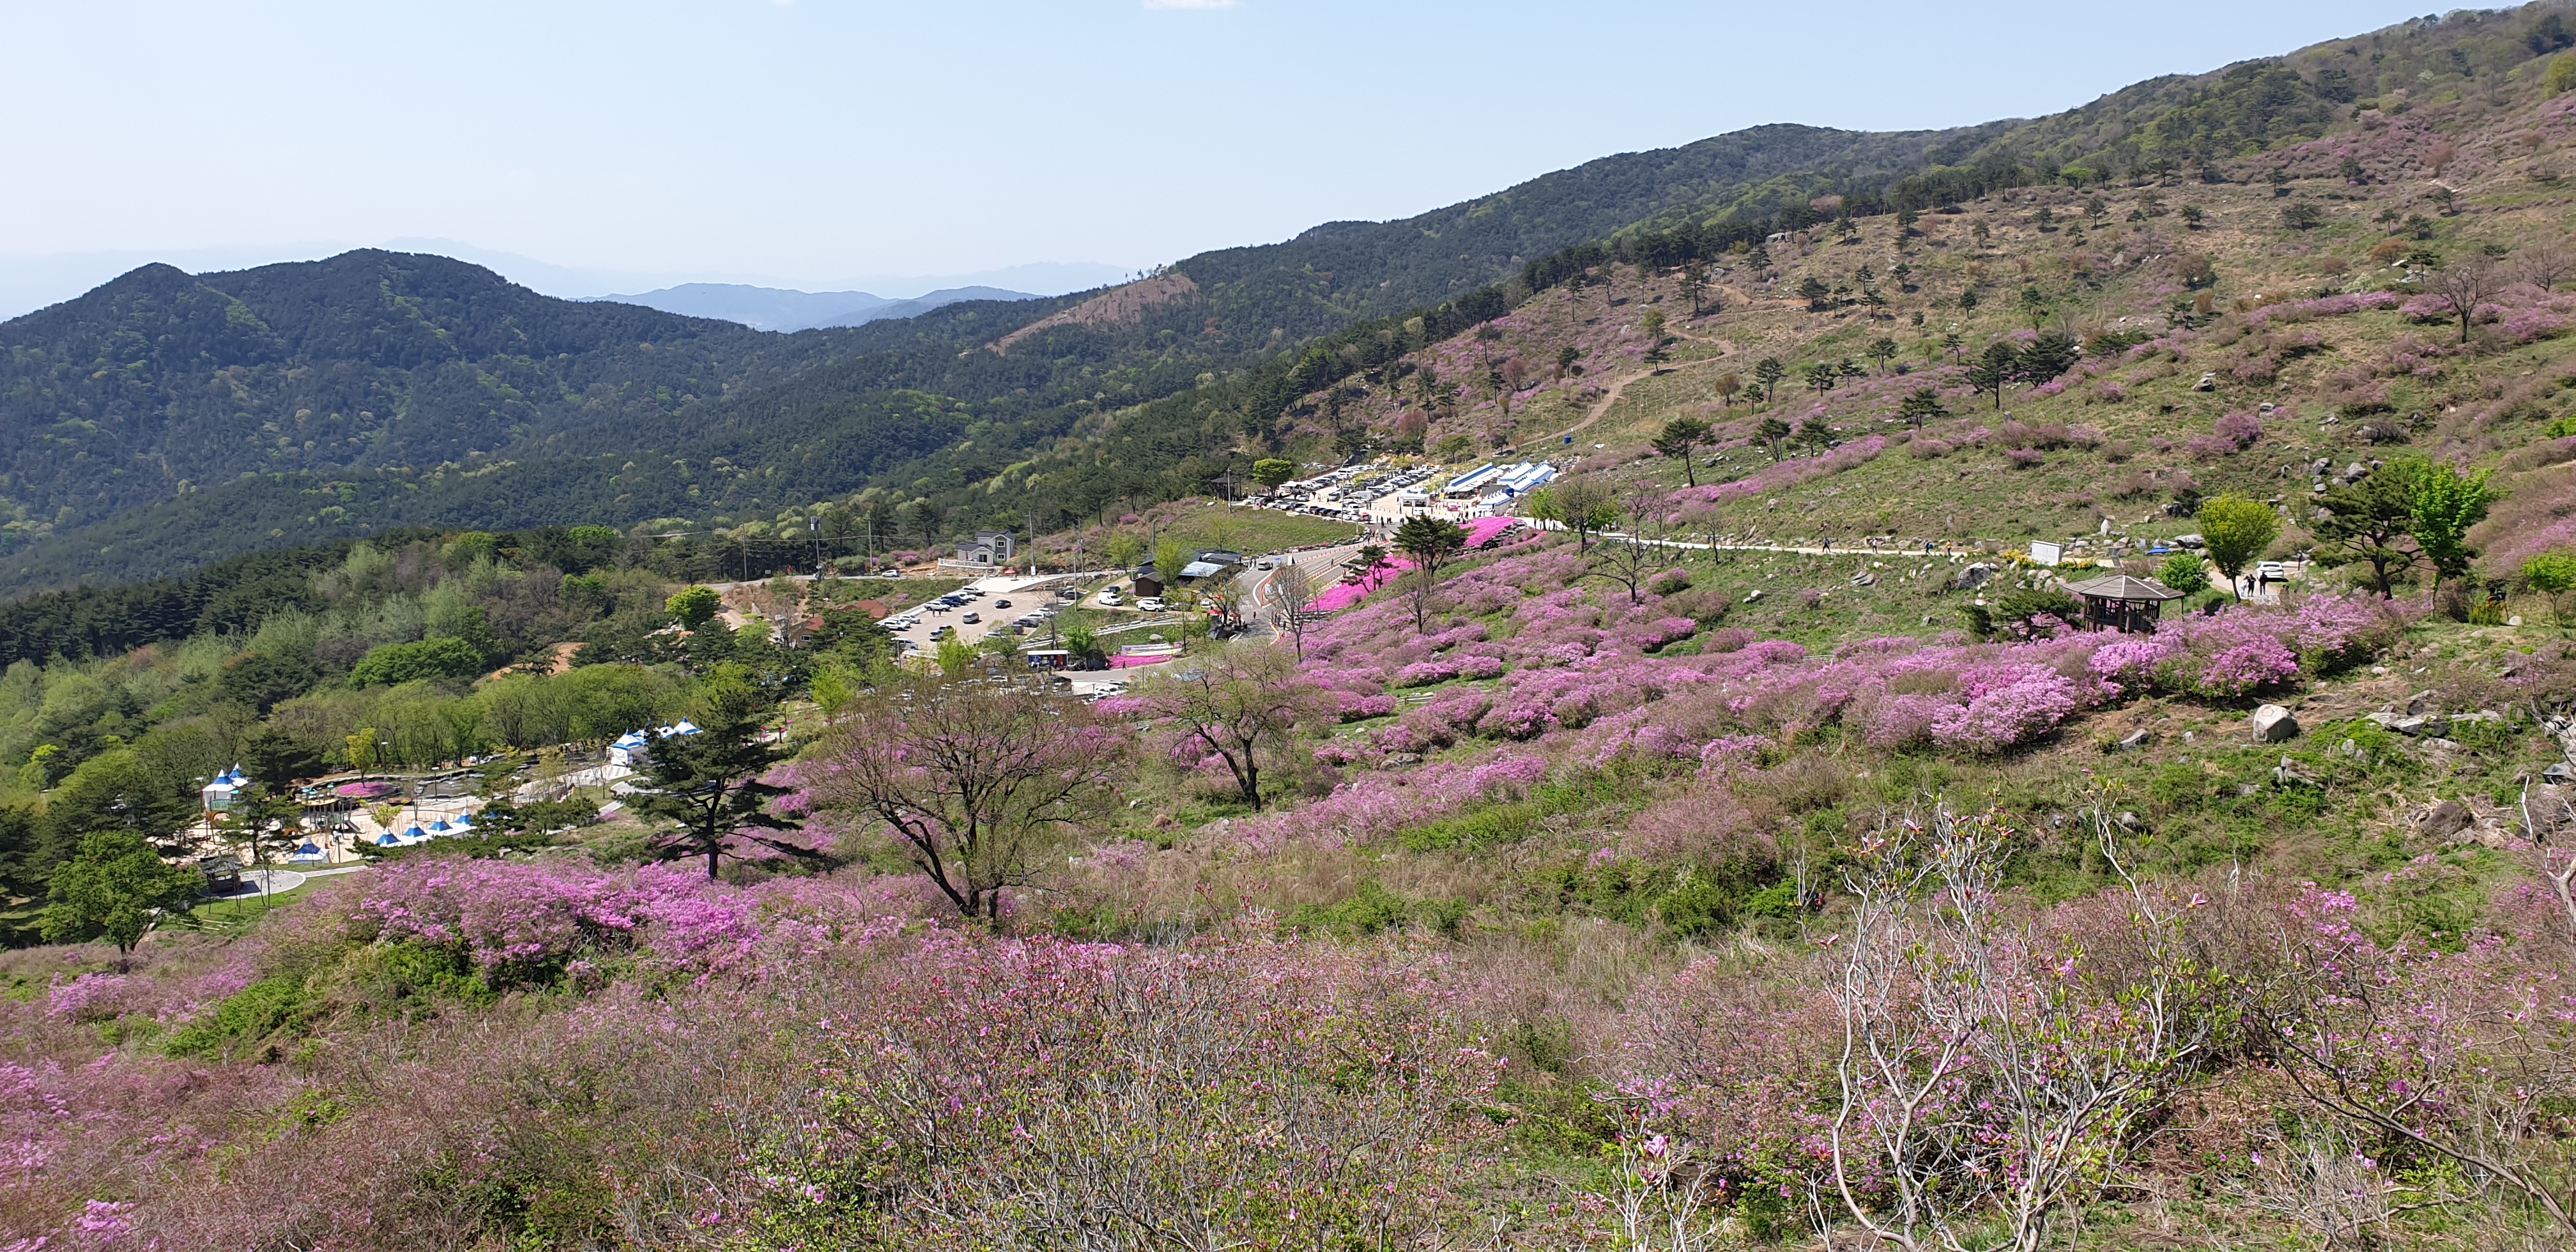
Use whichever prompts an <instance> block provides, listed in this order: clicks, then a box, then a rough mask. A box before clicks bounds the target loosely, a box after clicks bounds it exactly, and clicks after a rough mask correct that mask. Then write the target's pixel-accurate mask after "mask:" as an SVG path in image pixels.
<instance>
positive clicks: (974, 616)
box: [957, 613, 984, 626]
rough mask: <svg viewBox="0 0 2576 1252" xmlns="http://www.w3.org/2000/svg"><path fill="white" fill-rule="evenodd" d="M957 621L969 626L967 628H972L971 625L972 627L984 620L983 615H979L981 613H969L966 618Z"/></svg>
mask: <svg viewBox="0 0 2576 1252" xmlns="http://www.w3.org/2000/svg"><path fill="white" fill-rule="evenodd" d="M957 620H959V621H961V622H964V623H966V624H967V625H969V626H972V625H974V624H975V623H977V622H980V621H983V620H984V615H983V614H981V613H969V614H967V615H966V616H964V617H961V618H959V619H957Z"/></svg>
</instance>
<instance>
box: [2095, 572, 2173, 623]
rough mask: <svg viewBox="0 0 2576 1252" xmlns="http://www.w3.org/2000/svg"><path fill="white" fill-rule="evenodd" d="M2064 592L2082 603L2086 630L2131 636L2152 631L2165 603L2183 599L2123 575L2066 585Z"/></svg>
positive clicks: (2160, 585)
mask: <svg viewBox="0 0 2576 1252" xmlns="http://www.w3.org/2000/svg"><path fill="white" fill-rule="evenodd" d="M2066 591H2067V594H2069V595H2072V596H2074V597H2076V598H2077V599H2079V600H2082V601H2083V602H2084V624H2085V625H2086V626H2089V627H2092V628H2093V629H2096V630H2118V631H2126V632H2130V633H2133V634H2145V633H2147V632H2150V631H2153V630H2154V629H2155V628H2156V618H2157V617H2158V616H2160V615H2161V614H2162V613H2163V612H2164V606H2165V601H2167V600H2180V599H2182V598H2183V593H2181V592H2179V591H2176V590H2174V589H2173V588H2171V587H2168V586H2166V585H2164V584H2163V583H2160V582H2157V581H2156V580H2154V579H2152V578H2131V577H2129V576H2128V575H2126V574H2114V575H2112V576H2110V577H2109V578H2095V579H2090V580H2088V581H2085V582H2080V583H2069V584H2067V587H2066Z"/></svg>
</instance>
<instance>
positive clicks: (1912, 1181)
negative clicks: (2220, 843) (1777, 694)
mask: <svg viewBox="0 0 2576 1252" xmlns="http://www.w3.org/2000/svg"><path fill="white" fill-rule="evenodd" d="M2094 826H2095V828H2096V831H2097V833H2098V834H2100V835H2101V836H2102V842H2103V847H2104V851H2105V853H2106V855H2109V856H2110V857H2111V860H2112V864H2113V865H2114V866H2115V867H2117V866H2118V865H2119V859H2118V855H2117V850H2116V848H2115V847H2114V846H2113V844H2112V842H2111V840H2110V839H2109V837H2108V834H2109V831H2110V829H2111V826H2110V823H2109V822H2108V821H2106V820H2103V819H2102V818H2101V816H2100V815H2099V814H2096V815H2095V820H2094ZM2009 834H2010V832H2009V831H2008V830H2007V829H2006V828H2005V827H2004V826H2003V825H2002V824H2001V823H2000V822H1999V821H1998V820H1996V819H1995V817H1994V816H1993V815H1992V814H1983V815H1976V816H1970V817H1961V816H1958V815H1956V814H1953V813H1951V812H1949V811H1948V810H1947V809H1946V808H1935V809H1934V811H1933V813H1932V815H1931V817H1930V819H1929V825H1928V827H1925V826H1917V825H1914V824H1912V823H1910V822H1900V823H1890V824H1888V825H1887V826H1886V827H1884V828H1883V829H1882V830H1881V831H1880V832H1879V834H1878V836H1877V837H1875V838H1873V839H1872V840H1871V841H1870V842H1869V844H1868V845H1867V846H1866V847H1865V848H1864V849H1863V855H1862V856H1861V857H1860V859H1859V861H1858V863H1857V867H1856V868H1855V869H1854V870H1853V871H1852V872H1851V873H1850V874H1849V875H1848V876H1847V878H1846V882H1845V885H1846V889H1847V890H1848V891H1849V892H1850V893H1851V895H1852V898H1853V901H1854V903H1853V911H1852V920H1851V922H1850V924H1849V925H1848V926H1847V927H1846V928H1845V929H1844V931H1843V932H1842V934H1841V936H1840V940H1841V942H1842V944H1843V945H1845V946H1844V947H1843V949H1842V961H1841V965H1840V967H1839V972H1838V975H1837V977H1836V980H1835V985H1834V995H1835V999H1836V1002H1837V1003H1838V1004H1839V1006H1840V1008H1841V1012H1842V1018H1843V1047H1842V1054H1841V1057H1840V1059H1839V1061H1838V1062H1837V1065H1836V1073H1837V1076H1838V1079H1839V1086H1840V1091H1841V1099H1840V1104H1839V1109H1838V1111H1837V1113H1836V1115H1835V1118H1834V1121H1833V1123H1832V1125H1831V1127H1830V1129H1829V1136H1828V1143H1829V1146H1830V1149H1831V1153H1830V1161H1829V1166H1830V1170H1829V1172H1830V1183H1829V1185H1830V1186H1831V1188H1832V1190H1833V1192H1834V1194H1835V1197H1836V1198H1837V1199H1839V1201H1840V1203H1841V1206H1842V1208H1843V1209H1844V1211H1845V1212H1846V1213H1847V1214H1848V1215H1849V1216H1850V1217H1851V1219H1852V1221H1853V1222H1854V1223H1855V1224H1857V1225H1858V1226H1860V1227H1861V1228H1862V1229H1863V1230H1864V1231H1866V1232H1867V1233H1868V1234H1869V1236H1870V1237H1871V1238H1872V1239H1874V1240H1876V1241H1878V1242H1880V1243H1883V1244H1888V1245H1891V1246H1894V1247H1898V1248H1903V1249H1906V1252H1921V1250H1923V1249H1934V1248H1938V1249H1946V1250H1948V1252H1967V1249H1969V1248H1971V1247H1987V1246H1992V1245H1991V1244H1990V1243H1989V1241H1988V1238H1987V1236H1986V1235H1985V1234H1984V1232H1983V1231H1981V1230H1979V1229H1978V1227H1980V1226H1981V1225H1983V1224H1984V1222H1985V1220H1986V1217H1987V1215H1988V1214H1989V1213H1990V1212H1991V1213H1993V1214H1994V1215H1995V1216H1999V1217H2000V1218H2001V1219H2002V1220H2003V1223H2004V1225H2005V1227H2006V1230H2007V1233H2008V1234H2009V1236H2010V1238H2009V1246H2011V1247H2012V1248H2013V1249H2014V1250H2015V1252H2037V1249H2038V1248H2039V1247H2040V1246H2041V1244H2042V1242H2043V1240H2044V1239H2045V1238H2046V1236H2047V1233H2048V1224H2049V1221H2050V1219H2051V1217H2052V1216H2054V1215H2055V1214H2057V1213H2058V1212H2059V1211H2060V1210H2061V1209H2064V1208H2070V1207H2074V1206H2076V1205H2079V1204H2081V1203H2082V1202H2083V1201H2084V1199H2085V1197H2086V1196H2087V1195H2089V1194H2090V1193H2091V1192H2093V1191H2095V1190H2098V1189H2099V1187H2100V1186H2101V1185H2102V1184H2104V1183H2105V1182H2107V1181H2108V1180H2109V1179H2110V1178H2111V1177H2112V1176H2114V1175H2115V1173H2116V1172H2117V1171H2118V1170H2119V1169H2120V1168H2121V1167H2122V1165H2123V1164H2124V1161H2125V1155H2126V1148H2127V1145H2128V1142H2129V1138H2130V1136H2129V1130H2130V1128H2131V1127H2132V1126H2133V1125H2134V1124H2135V1123H2136V1121H2137V1120H2138V1118H2139V1117H2140V1116H2141V1115H2142V1114H2144V1113H2145V1112H2147V1111H2148V1109H2149V1108H2150V1106H2151V1104H2152V1102H2153V1099H2154V1097H2155V1094H2156V1092H2157V1091H2158V1090H2159V1089H2160V1088H2161V1086H2162V1085H2163V1082H2164V1080H2165V1078H2166V1076H2167V1075H2169V1074H2170V1073H2172V1072H2173V1070H2174V1068H2175V1066H2176V1065H2178V1064H2179V1063H2180V1062H2181V1061H2182V1060H2184V1059H2185V1058H2187V1057H2188V1056H2190V1055H2191V1054H2193V1053H2194V1052H2196V1051H2198V1050H2199V1048H2200V1046H2201V1043H2200V1039H2199V1037H2198V1036H2197V1035H2195V1034H2194V1033H2192V1031H2191V1028H2190V1027H2188V1026H2187V1025H2186V1024H2185V1020H2184V1013H2183V1002H2184V1000H2185V990H2186V989H2185V987H2184V980H2185V978H2186V974H2185V971H2186V969H2187V968H2188V966H2187V963H2186V962H2185V961H2184V959H2183V958H2182V956H2181V954H2180V952H2179V951H2178V947H2179V943H2178V940H2179V932H2178V927H2177V924H2176V919H2177V914H2178V911H2179V910H2178V908H2176V907H2173V906H2168V905H2166V904H2165V903H2164V902H2163V901H2162V900H2161V899H2159V898H2158V894H2157V893H2156V892H2154V891H2152V890H2150V889H2149V888H2147V887H2146V886H2145V885H2144V884H2141V883H2139V882H2137V881H2136V880H2134V879H2129V880H2127V884H2128V896H2129V905H2130V917H2129V922H2130V925H2131V927H2132V928H2133V930H2134V931H2135V932H2136V934H2137V937H2138V939H2139V941H2140V943H2139V947H2140V950H2141V952H2142V954H2143V958H2144V959H2143V961H2142V963H2141V965H2142V967H2141V968H2140V969H2137V970H2134V971H2129V972H2126V973H2124V974H2123V975H2122V976H2120V977H2118V978H2101V977H2100V976H2099V975H2097V974H2096V973H2095V971H2094V970H2092V969H2090V968H2088V967H2087V958H2086V956H2085V955H2084V954H2083V953H2082V952H2080V951H2076V952H2071V953H2059V952H2055V951H2048V952H2043V951H2041V950H2040V949H2039V947H2038V945H2037V944H2035V943H2034V942H2033V940H2032V936H2031V935H2030V934H2029V933H2028V932H2027V931H2015V930H2012V929H2008V928H2007V927H2005V926H2004V925H2003V923H2002V920H2001V918H2000V916H1999V914H1998V910H1997V900H1998V896H1999V889H2000V887H2001V878H2002V869H2003V863H2004V857H2005V853H2006V851H2007V849H2006V846H2005V844H2006V841H2007V838H2008V836H2009ZM2124 877H2125V871H2124ZM2097 979H2099V982H2098V983H2097ZM2112 984H2117V985H2112ZM1869 1178H1874V1179H1877V1180H1879V1183H1880V1185H1881V1186H1883V1187H1884V1188H1885V1189H1886V1196H1885V1198H1884V1202H1882V1203H1880V1204H1877V1205H1868V1204H1863V1203H1862V1202H1861V1200H1860V1197H1859V1195H1858V1192H1857V1190H1856V1184H1857V1183H1858V1182H1859V1181H1860V1180H1862V1179H1869Z"/></svg>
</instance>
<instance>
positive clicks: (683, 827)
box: [635, 684, 826, 878]
mask: <svg viewBox="0 0 2576 1252" xmlns="http://www.w3.org/2000/svg"><path fill="white" fill-rule="evenodd" d="M766 712H767V709H766V707H765V706H764V705H763V704H762V703H761V700H760V697H759V696H758V694H757V693H755V692H753V691H752V690H751V689H750V688H748V687H744V686H740V685H733V684H723V685H719V686H717V687H716V688H715V690H714V691H712V692H711V693H709V695H708V698H707V707H706V711H705V714H704V718H705V720H704V723H703V724H702V725H700V726H699V727H698V733H697V734H694V735H663V734H659V733H651V734H647V735H646V737H645V742H646V753H645V761H644V768H643V771H642V772H643V775H644V779H645V783H646V785H647V787H648V788H649V790H646V791H643V792H640V793H638V794H637V795H636V797H635V808H636V810H637V811H638V812H640V813H643V814H645V815H647V816H650V817H660V818H667V819H670V820H671V821H674V822H677V823H678V827H677V829H674V830H671V831H667V832H665V833H663V834H662V835H661V836H659V837H658V838H657V839H656V840H655V841H654V847H653V851H654V854H655V856H656V857H657V858H658V859H661V860H665V861H676V860H679V859H681V858H683V857H691V856H701V855H702V856H704V857H706V858H707V877H709V878H713V877H715V876H716V872H717V870H718V869H719V868H720V867H721V863H722V861H723V858H724V855H725V841H726V840H727V839H732V838H741V839H746V840H749V841H750V842H753V843H757V844H760V845H762V846H764V847H767V848H771V849H774V850H776V851H779V852H784V853H786V854H788V855H790V856H794V857H798V858H800V859H803V860H808V861H822V860H825V859H826V858H825V857H824V856H823V855H822V854H821V853H818V852H816V851H814V850H813V849H811V848H806V847H801V846H799V845H797V844H793V843H790V842H788V841H786V840H783V839H773V838H769V837H766V836H763V835H758V834H754V833H752V832H754V831H759V830H793V829H795V827H794V826H793V825H791V824H790V823H787V822H784V821H781V820H779V819H778V818H775V817H772V816H770V815H769V814H768V813H767V812H766V811H765V810H766V809H767V808H768V806H769V802H770V800H771V799H773V798H775V797H777V796H782V795H785V794H787V788H785V787H780V786H776V785H774V784H771V783H765V782H762V781H761V780H760V779H761V775H763V774H766V773H768V772H769V768H770V766H772V765H775V764H777V763H778V761H779V759H780V758H781V757H782V756H784V755H785V753H783V752H781V751H780V750H779V749H778V748H777V747H776V746H774V745H772V744H769V743H766V742H763V740H762V738H761V733H762V726H761V723H762V721H763V720H764V714H765V713H766Z"/></svg>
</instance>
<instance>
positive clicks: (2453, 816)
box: [2415, 800, 2477, 839]
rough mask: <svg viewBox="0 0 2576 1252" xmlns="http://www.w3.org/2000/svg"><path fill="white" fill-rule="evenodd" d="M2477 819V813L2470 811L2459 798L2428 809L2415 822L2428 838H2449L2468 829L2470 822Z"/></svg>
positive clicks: (2417, 828)
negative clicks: (2420, 818) (2421, 817)
mask: <svg viewBox="0 0 2576 1252" xmlns="http://www.w3.org/2000/svg"><path fill="white" fill-rule="evenodd" d="M2476 820H2477V817H2476V815H2474V814H2472V813H2470V812H2469V810H2468V806H2467V805H2464V804H2461V803H2460V802H2459V801H2457V800H2444V801H2442V802H2441V803H2439V804H2436V805H2434V806H2433V807H2432V808H2431V809H2429V810H2427V811H2426V812H2425V814H2424V816H2423V819H2422V820H2420V821H2418V822H2416V823H2415V829H2416V830H2417V831H2419V832H2421V833H2423V834H2424V835H2425V836H2426V837H2428V838H2433V839H2448V838H2450V837H2451V836H2453V835H2456V834H2458V833H2460V832H2461V831H2463V830H2467V829H2468V828H2469V824H2470V823H2472V822H2475V821H2476Z"/></svg>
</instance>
